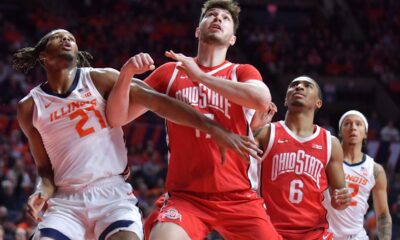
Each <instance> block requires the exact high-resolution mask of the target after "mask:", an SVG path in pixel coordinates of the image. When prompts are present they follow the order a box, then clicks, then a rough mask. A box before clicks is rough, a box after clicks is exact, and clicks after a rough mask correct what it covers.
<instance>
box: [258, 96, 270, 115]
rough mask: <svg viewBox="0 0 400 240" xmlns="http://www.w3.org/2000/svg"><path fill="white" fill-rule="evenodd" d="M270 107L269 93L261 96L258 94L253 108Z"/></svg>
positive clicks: (260, 109)
mask: <svg viewBox="0 0 400 240" xmlns="http://www.w3.org/2000/svg"><path fill="white" fill-rule="evenodd" d="M270 107H271V95H270V94H269V93H268V94H266V95H263V96H259V97H258V98H256V99H255V101H254V109H255V110H256V111H268V109H269V108H270Z"/></svg>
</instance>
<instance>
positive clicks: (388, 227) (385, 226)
mask: <svg viewBox="0 0 400 240" xmlns="http://www.w3.org/2000/svg"><path fill="white" fill-rule="evenodd" d="M377 225H378V235H379V239H380V240H382V239H385V240H386V239H387V240H390V239H392V219H391V217H390V215H389V214H388V213H382V214H381V215H379V216H378V224H377Z"/></svg>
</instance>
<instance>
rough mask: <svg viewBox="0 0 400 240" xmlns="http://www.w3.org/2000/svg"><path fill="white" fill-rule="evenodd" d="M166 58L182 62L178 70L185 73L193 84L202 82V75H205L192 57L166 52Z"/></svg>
mask: <svg viewBox="0 0 400 240" xmlns="http://www.w3.org/2000/svg"><path fill="white" fill-rule="evenodd" d="M165 56H166V57H169V58H172V59H173V60H175V61H178V62H181V65H179V66H178V69H179V70H181V71H183V72H185V73H186V75H187V76H188V78H189V79H190V80H192V81H193V82H200V81H201V78H202V75H203V74H205V73H204V72H203V71H202V70H201V69H200V68H199V66H198V65H197V63H196V62H195V61H194V59H193V58H191V57H186V56H185V55H183V54H182V53H175V52H174V51H172V50H170V51H166V52H165Z"/></svg>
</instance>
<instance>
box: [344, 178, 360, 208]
mask: <svg viewBox="0 0 400 240" xmlns="http://www.w3.org/2000/svg"><path fill="white" fill-rule="evenodd" d="M347 186H348V187H349V188H351V189H353V192H351V194H350V198H353V197H355V196H356V195H357V194H358V190H359V189H360V185H358V184H355V183H349V184H348V185H347ZM350 206H357V201H351V202H350Z"/></svg>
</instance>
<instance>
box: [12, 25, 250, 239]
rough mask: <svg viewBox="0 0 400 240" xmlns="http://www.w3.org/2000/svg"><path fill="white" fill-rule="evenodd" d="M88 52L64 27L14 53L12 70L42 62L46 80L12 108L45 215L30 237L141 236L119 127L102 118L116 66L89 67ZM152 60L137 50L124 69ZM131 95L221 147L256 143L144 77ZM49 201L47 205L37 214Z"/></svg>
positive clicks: (35, 208) (243, 148) (34, 199)
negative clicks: (153, 86) (34, 169)
mask: <svg viewBox="0 0 400 240" xmlns="http://www.w3.org/2000/svg"><path fill="white" fill-rule="evenodd" d="M89 56H90V55H89V54H88V53H86V52H82V51H79V50H78V46H77V44H76V41H75V37H74V36H73V35H72V34H71V33H70V32H68V31H66V30H63V29H58V30H54V31H51V32H50V33H48V34H47V35H45V36H44V37H43V38H42V39H41V40H40V41H39V42H38V43H37V44H36V46H35V47H33V48H23V49H21V50H19V51H18V52H17V53H16V54H15V55H14V68H15V69H17V70H20V71H23V72H28V71H29V70H30V69H31V68H33V67H34V66H35V65H36V63H38V62H39V63H40V64H41V65H42V66H43V67H44V69H45V70H46V74H47V81H44V82H43V83H42V84H40V85H39V86H37V87H35V88H34V89H32V90H31V92H30V93H29V95H27V96H26V97H25V98H24V99H23V100H21V101H20V102H19V104H18V112H17V115H18V121H19V123H20V126H21V128H22V130H23V132H24V133H25V135H26V136H27V138H28V141H29V145H30V149H31V151H32V154H33V157H34V159H35V163H36V166H37V169H38V173H39V176H40V177H41V179H42V182H41V184H39V186H38V188H37V191H36V192H35V193H34V194H33V195H32V196H31V197H30V199H29V202H28V205H29V207H30V213H31V214H32V215H33V217H35V218H36V219H38V220H42V221H41V222H40V223H39V225H38V230H37V232H36V233H35V235H34V239H92V238H96V239H108V240H110V239H111V240H112V239H142V238H143V229H142V222H141V214H140V213H139V210H138V208H137V206H136V203H137V200H136V198H135V196H134V195H133V194H132V187H131V186H130V185H129V184H128V183H125V181H124V179H123V177H122V176H121V174H122V173H123V172H124V169H125V168H126V165H127V152H126V147H125V142H124V139H123V132H122V129H121V128H120V127H111V126H110V124H109V123H108V122H107V121H106V103H107V96H108V95H109V93H110V91H111V89H112V88H113V86H114V83H115V82H116V81H117V79H118V77H119V72H118V71H116V70H114V69H110V68H104V69H98V68H90V67H89V61H88V58H89ZM138 62H140V64H138ZM152 67H153V60H152V59H151V57H150V56H149V55H147V54H138V55H136V56H134V57H132V58H131V59H129V60H128V61H127V63H126V64H125V65H124V67H123V68H122V71H121V75H123V76H126V75H133V74H139V73H142V72H144V71H147V70H149V69H151V68H152ZM128 94H129V96H130V97H131V98H132V99H133V101H132V106H133V107H135V106H136V105H143V106H144V107H146V108H148V109H150V110H152V111H154V112H156V113H157V114H159V115H161V116H164V117H168V118H169V119H170V120H171V121H173V122H175V123H177V124H185V125H187V126H191V127H196V128H198V129H200V130H201V131H204V132H205V133H208V134H210V135H211V136H213V139H215V141H216V143H218V144H219V145H221V146H222V147H223V148H222V151H224V148H225V147H229V148H233V149H234V150H236V151H237V153H238V154H244V153H243V152H245V153H247V152H252V151H253V150H257V148H256V147H254V145H253V143H252V141H251V140H249V139H247V138H244V137H241V136H237V135H235V134H233V133H230V132H228V131H227V130H225V129H223V128H221V127H220V126H219V125H218V124H216V123H215V122H214V121H211V120H210V119H208V118H206V117H205V116H203V115H202V114H199V113H198V112H197V111H195V110H193V109H192V108H191V107H189V106H187V105H186V104H184V103H181V102H179V101H177V100H175V99H173V98H170V97H167V96H165V95H163V94H159V93H157V92H155V91H153V90H151V89H149V88H148V87H147V86H145V85H144V84H143V83H142V82H136V83H133V84H132V85H131V86H130V87H129V89H128ZM252 154H254V153H252ZM47 200H48V201H47ZM46 201H47V203H48V209H47V211H46V212H45V213H44V216H43V219H39V217H38V212H39V211H41V210H42V209H43V206H44V204H45V202H46Z"/></svg>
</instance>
